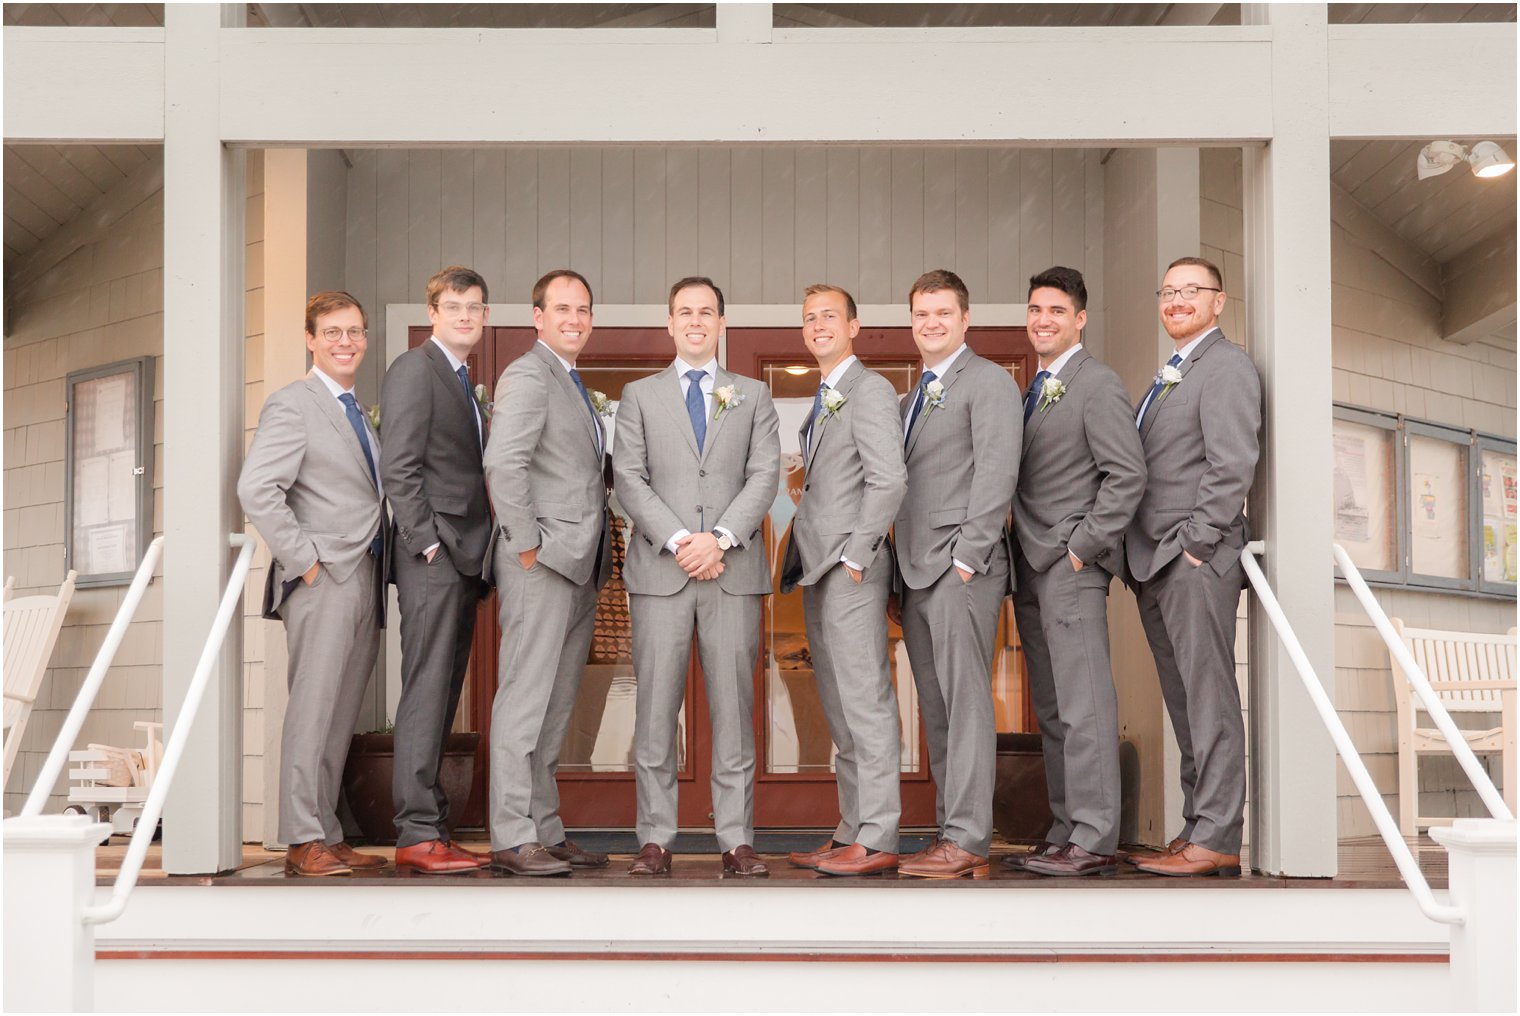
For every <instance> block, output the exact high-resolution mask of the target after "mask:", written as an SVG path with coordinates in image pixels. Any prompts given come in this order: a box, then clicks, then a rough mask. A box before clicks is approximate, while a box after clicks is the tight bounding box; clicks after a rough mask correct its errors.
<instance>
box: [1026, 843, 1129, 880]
mask: <svg viewBox="0 0 1520 1016" xmlns="http://www.w3.org/2000/svg"><path fill="white" fill-rule="evenodd" d="M1024 870H1025V871H1032V872H1034V873H1035V874H1036V875H1056V876H1059V877H1063V878H1069V877H1072V876H1076V875H1113V874H1116V873H1117V872H1118V871H1119V862H1118V860H1117V859H1115V857H1114V855H1113V854H1093V853H1089V852H1088V851H1086V850H1084V849H1082V848H1081V847H1079V846H1077V845H1076V844H1075V843H1068V844H1066V846H1064V847H1062V848H1061V849H1060V850H1057V851H1056V852H1055V853H1053V854H1045V855H1044V856H1042V857H1031V858H1030V859H1029V860H1028V861H1027V862H1025V864H1024Z"/></svg>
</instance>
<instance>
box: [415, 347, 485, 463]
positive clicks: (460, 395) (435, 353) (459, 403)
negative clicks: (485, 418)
mask: <svg viewBox="0 0 1520 1016" xmlns="http://www.w3.org/2000/svg"><path fill="white" fill-rule="evenodd" d="M422 355H423V356H426V357H427V358H428V362H429V363H431V364H432V365H433V371H434V372H435V373H436V374H437V375H438V377H439V378H441V379H442V380H443V382H444V384H445V385H447V386H448V389H449V391H451V392H453V393H454V399H453V402H454V405H455V407H456V410H457V411H456V414H455V415H457V416H459V417H460V418H461V419H462V420H463V425H464V426H465V427H467V428H468V429H470V430H472V431H473V430H475V406H474V404H473V403H474V399H473V398H472V397H467V396H466V395H465V393H464V389H463V388H460V387H459V375H458V374H455V373H454V368H453V367H450V366H449V358H448V357H447V356H445V355H444V354H443V350H442V349H440V348H439V347H438V343H436V342H434V341H433V340H432V339H428V340H427V341H426V342H424V343H423V344H422ZM476 435H477V437H476V439H477V440H479V439H480V438H483V437H484V436H485V432H484V431H483V430H481V431H477V432H476Z"/></svg>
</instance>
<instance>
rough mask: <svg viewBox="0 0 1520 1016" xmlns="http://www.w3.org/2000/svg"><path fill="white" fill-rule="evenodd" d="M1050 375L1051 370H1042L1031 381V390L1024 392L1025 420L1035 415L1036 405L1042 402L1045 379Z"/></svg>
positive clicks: (1026, 421) (1027, 420)
mask: <svg viewBox="0 0 1520 1016" xmlns="http://www.w3.org/2000/svg"><path fill="white" fill-rule="evenodd" d="M1048 377H1050V371H1048V370H1042V371H1040V372H1039V373H1038V374H1036V375H1035V376H1034V380H1033V381H1031V382H1029V391H1027V392H1025V393H1024V422H1025V423H1028V422H1029V418H1030V417H1031V416H1033V415H1034V407H1035V406H1036V405H1038V404H1039V402H1040V392H1041V390H1042V389H1044V387H1045V379H1046V378H1048Z"/></svg>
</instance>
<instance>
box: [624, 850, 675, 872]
mask: <svg viewBox="0 0 1520 1016" xmlns="http://www.w3.org/2000/svg"><path fill="white" fill-rule="evenodd" d="M670 859H671V855H670V851H668V850H666V849H665V848H664V847H662V846H660V845H659V844H658V843H646V844H644V846H643V847H642V848H641V849H640V850H639V855H638V856H637V857H635V858H634V859H633V863H632V864H630V865H629V866H628V874H630V875H669V874H670Z"/></svg>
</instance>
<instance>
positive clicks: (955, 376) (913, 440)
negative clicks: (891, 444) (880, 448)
mask: <svg viewBox="0 0 1520 1016" xmlns="http://www.w3.org/2000/svg"><path fill="white" fill-rule="evenodd" d="M974 356H976V353H975V352H973V351H972V350H971V348H970V347H969V346H968V347H967V348H966V351H965V352H964V353H962V354H960V355H959V356H957V357H956V358H955V363H953V364H951V365H950V370H949V371H948V372H946V374H945V376H944V377H942V378H939V379H938V381H939V383H940V384H941V385H943V386H944V397H943V398H942V399H940V408H939V409H937V410H933V411H931V410H930V409H929V399H928V396H925V397H924V408H923V409H921V410H919V413H918V419H917V420H914V421H913V432H912V433H911V434H909V435H908V446H907V448H905V449H904V450H903V457H904V458H906V457H907V456H909V455H912V454H913V446H914V445H916V444H918V435H920V434H922V433H923V432H924V427H926V426H927V425H928V423H929V417H931V416H933V415H934V414H935V413H936V412H941V411H943V409H944V403H946V402H948V401H950V389H951V388H952V387H954V386H955V382H956V381H958V380H959V379H960V376H961V371H963V370H965V369H966V365H967V364H968V363H970V362H971V358H972V357H974ZM913 398H914V399H917V398H918V391H917V389H915V390H914V392H913ZM909 412H912V410H911V409H910V410H909Z"/></svg>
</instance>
